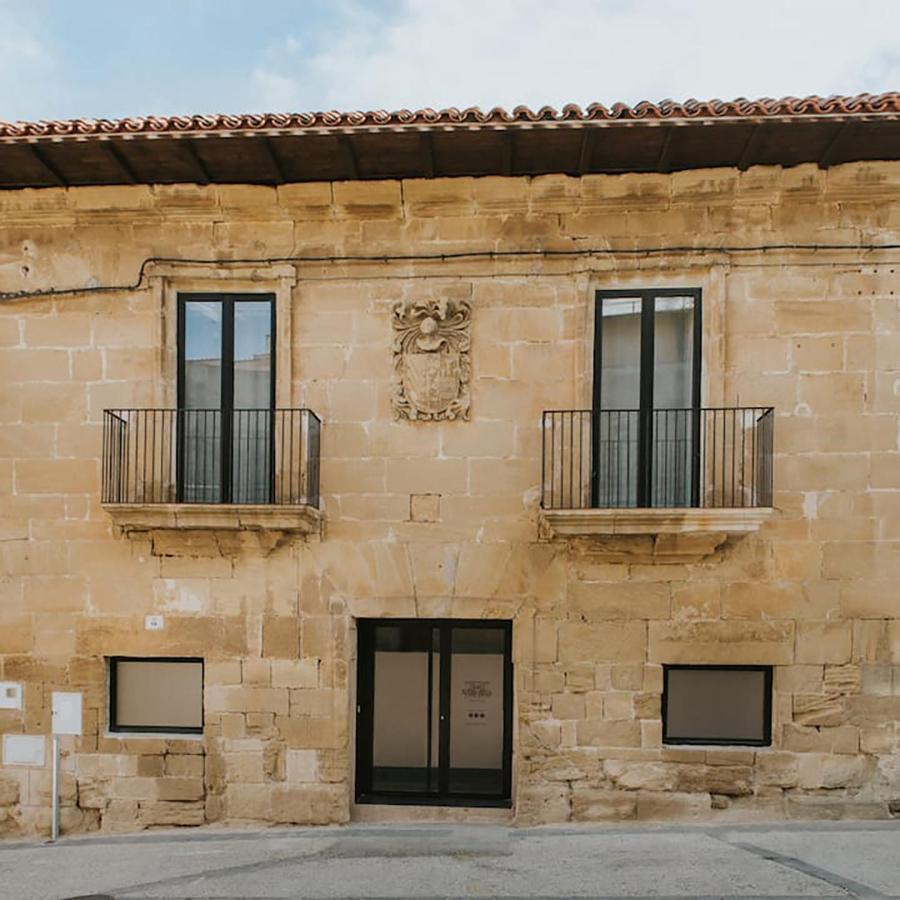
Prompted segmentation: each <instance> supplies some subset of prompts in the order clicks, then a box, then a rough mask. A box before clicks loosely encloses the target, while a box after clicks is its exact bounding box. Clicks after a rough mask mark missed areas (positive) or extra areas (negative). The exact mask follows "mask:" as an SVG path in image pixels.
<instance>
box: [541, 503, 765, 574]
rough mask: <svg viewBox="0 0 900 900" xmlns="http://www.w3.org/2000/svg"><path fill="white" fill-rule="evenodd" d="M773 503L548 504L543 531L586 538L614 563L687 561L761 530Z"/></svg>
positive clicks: (554, 536) (594, 553)
mask: <svg viewBox="0 0 900 900" xmlns="http://www.w3.org/2000/svg"><path fill="white" fill-rule="evenodd" d="M773 511H774V510H773V509H772V508H771V507H737V508H723V509H692V508H674V509H545V510H541V512H540V531H541V536H542V537H543V538H544V539H547V540H571V539H582V540H583V541H585V542H587V543H589V545H590V552H591V555H592V556H598V557H601V558H603V559H605V560H607V561H609V562H659V563H678V562H681V563H688V562H696V561H698V560H700V559H703V558H705V557H708V556H711V555H713V554H714V553H715V552H716V550H718V549H719V548H720V547H721V546H722V545H723V544H724V543H725V542H726V541H728V540H733V539H736V538H739V537H741V536H743V535H746V534H751V533H753V532H755V531H758V530H759V529H760V528H761V527H762V525H763V523H764V522H765V521H766V520H767V519H769V518H770V516H771V515H772V513H773Z"/></svg>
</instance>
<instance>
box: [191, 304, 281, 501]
mask: <svg viewBox="0 0 900 900" xmlns="http://www.w3.org/2000/svg"><path fill="white" fill-rule="evenodd" d="M188 303H221V304H222V357H221V360H222V368H221V382H220V386H219V410H220V411H221V414H222V433H221V451H220V452H221V458H220V468H219V472H220V481H221V484H220V486H219V492H220V499H219V501H218V503H219V504H227V503H230V502H231V500H232V489H233V480H232V463H233V452H234V448H233V445H232V428H233V421H232V417H233V413H234V304H235V303H268V304H269V308H270V311H271V333H272V346H271V357H270V359H269V374H270V379H271V384H270V387H269V409H270V410H274V409H275V385H276V384H277V378H278V373H277V370H276V356H277V354H276V352H275V348H276V346H277V336H278V332H277V330H276V329H277V325H278V319H277V314H276V306H277V303H276V297H275V294H273V293H271V292H268V291H266V292H262V291H261V292H260V293H229V292H223V291H216V292H190V291H188V292H179V293H178V296H177V302H176V320H177V321H176V357H177V362H176V386H175V390H176V397H177V407H178V410H179V413H178V438H177V440H178V453H177V454H176V466H177V475H176V488H177V491H176V492H177V497H178V502H179V503H180V502H183V500H184V474H183V473H184V470H185V464H184V460H183V459H182V456H183V454H184V446H185V443H184V420H183V415H184V414H183V413H182V412H181V410H184V408H185V396H184V394H185V350H186V348H185V340H186V337H187V335H186V329H185V316H186V306H187V304H188ZM269 427H270V430H271V434H270V439H269V448H270V457H271V459H270V469H269V471H270V472H271V473H272V477H271V478H270V483H269V499H268V502H269V503H272V502H273V496H274V492H275V477H274V473H275V440H274V434H275V417H274V415H273V416H272V417H271V422H270V426H269Z"/></svg>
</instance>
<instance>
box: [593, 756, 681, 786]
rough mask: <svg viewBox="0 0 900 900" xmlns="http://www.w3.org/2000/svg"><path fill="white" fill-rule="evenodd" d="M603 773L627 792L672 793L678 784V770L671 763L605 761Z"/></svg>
mask: <svg viewBox="0 0 900 900" xmlns="http://www.w3.org/2000/svg"><path fill="white" fill-rule="evenodd" d="M603 771H604V773H605V774H606V776H607V778H609V779H610V780H611V781H612V782H613V783H614V784H615V785H616V786H617V787H619V788H622V789H624V790H629V791H633V790H638V789H642V790H650V791H672V790H674V789H675V787H676V785H677V784H678V769H677V767H676V766H675V765H673V764H672V763H666V762H633V761H630V760H618V759H607V760H605V761H604V763H603Z"/></svg>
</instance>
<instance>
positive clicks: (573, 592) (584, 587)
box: [569, 582, 670, 622]
mask: <svg viewBox="0 0 900 900" xmlns="http://www.w3.org/2000/svg"><path fill="white" fill-rule="evenodd" d="M569 596H570V600H571V602H572V607H573V609H575V610H576V611H577V612H578V613H580V614H581V615H582V617H583V618H584V619H585V620H586V621H588V622H598V621H605V620H610V619H626V620H629V619H667V618H668V617H669V609H670V606H669V603H670V597H669V586H668V585H667V584H648V583H639V584H629V583H627V582H624V583H617V584H602V583H594V582H575V583H574V584H573V585H572V586H571V587H570V589H569Z"/></svg>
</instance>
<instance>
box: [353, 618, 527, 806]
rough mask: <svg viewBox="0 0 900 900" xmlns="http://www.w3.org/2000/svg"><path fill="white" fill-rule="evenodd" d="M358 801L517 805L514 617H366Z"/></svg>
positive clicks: (360, 630) (359, 710)
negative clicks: (514, 784)
mask: <svg viewBox="0 0 900 900" xmlns="http://www.w3.org/2000/svg"><path fill="white" fill-rule="evenodd" d="M358 633H359V670H358V694H357V696H358V706H357V778H356V794H357V801H358V802H361V803H430V804H445V805H479V806H507V805H509V801H510V796H511V782H512V776H511V758H512V661H511V644H510V641H511V623H509V622H485V621H474V622H470V621H461V620H452V621H451V620H405V619H404V620H383V619H380V620H376V619H363V620H360V621H359V622H358Z"/></svg>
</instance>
